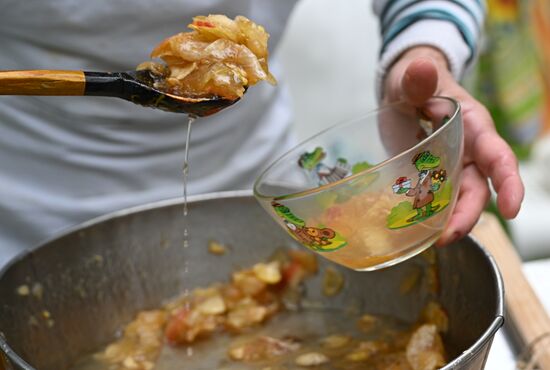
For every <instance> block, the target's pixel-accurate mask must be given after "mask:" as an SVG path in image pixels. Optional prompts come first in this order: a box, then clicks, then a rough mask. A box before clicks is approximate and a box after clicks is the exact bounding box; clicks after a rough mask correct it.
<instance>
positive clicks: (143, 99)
mask: <svg viewBox="0 0 550 370" xmlns="http://www.w3.org/2000/svg"><path fill="white" fill-rule="evenodd" d="M153 83H154V79H153V75H152V74H151V72H150V71H149V70H140V71H128V72H84V71H54V70H27V71H0V95H50V96H54V95H55V96H83V95H87V96H108V97H117V98H121V99H125V100H128V101H131V102H132V103H135V104H139V105H143V106H145V107H151V108H158V109H162V110H165V111H169V112H175V113H186V114H188V115H192V116H197V117H205V116H209V115H212V114H214V113H216V112H218V111H220V110H222V109H224V108H227V107H229V106H230V105H232V104H234V103H235V102H237V101H238V100H239V99H235V100H230V99H225V98H220V97H212V98H188V97H183V96H178V95H174V94H169V93H166V92H163V91H160V90H157V89H156V88H154V87H153Z"/></svg>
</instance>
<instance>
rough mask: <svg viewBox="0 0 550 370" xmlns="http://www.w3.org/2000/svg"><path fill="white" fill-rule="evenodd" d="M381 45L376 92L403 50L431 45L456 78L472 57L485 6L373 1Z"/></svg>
mask: <svg viewBox="0 0 550 370" xmlns="http://www.w3.org/2000/svg"><path fill="white" fill-rule="evenodd" d="M373 9H374V12H375V13H376V14H377V15H378V17H379V19H380V31H381V34H382V46H381V49H380V63H379V71H378V87H377V88H378V92H379V94H380V93H381V84H382V80H383V78H384V75H385V73H386V70H387V68H388V67H389V66H391V64H392V63H393V62H394V61H395V59H396V58H397V57H398V56H399V55H400V54H402V53H403V52H404V51H405V50H407V49H409V48H411V47H414V46H419V45H428V46H433V47H435V48H437V49H439V50H441V51H442V52H443V53H444V54H445V55H446V57H447V60H448V62H449V66H450V69H451V72H452V74H453V76H454V77H455V78H456V79H457V80H459V79H460V78H461V77H462V75H463V74H464V71H465V70H466V68H467V67H469V66H470V65H471V64H472V63H473V61H474V60H475V56H476V54H477V50H478V44H479V40H480V36H481V31H482V27H483V22H484V19H485V13H486V8H485V4H484V1H483V0H374V1H373Z"/></svg>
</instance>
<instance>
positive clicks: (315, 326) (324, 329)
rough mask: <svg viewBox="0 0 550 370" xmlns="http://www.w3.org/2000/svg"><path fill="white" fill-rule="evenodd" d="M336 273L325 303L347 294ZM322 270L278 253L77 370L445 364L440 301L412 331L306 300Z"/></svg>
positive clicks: (177, 306)
mask: <svg viewBox="0 0 550 370" xmlns="http://www.w3.org/2000/svg"><path fill="white" fill-rule="evenodd" d="M329 270H330V271H332V270H334V269H333V268H330V267H328V268H326V270H325V271H324V272H323V274H324V275H325V276H324V279H323V293H324V295H325V296H327V298H328V297H331V296H334V295H337V294H338V293H339V291H340V290H339V289H327V288H330V287H332V286H333V285H334V284H328V281H327V274H328V273H329ZM317 273H318V267H317V262H316V259H315V256H314V255H312V254H310V253H308V252H305V251H300V250H288V252H283V251H280V252H277V253H276V254H274V255H273V256H272V257H271V258H270V260H269V262H267V263H257V264H255V265H254V266H253V267H252V268H248V269H243V270H238V271H235V272H234V273H233V274H232V275H231V279H230V281H229V282H219V283H213V284H211V285H210V286H209V287H206V288H196V289H194V290H193V292H191V293H190V294H189V293H188V294H187V296H184V297H183V298H182V297H176V298H175V299H173V300H171V301H169V302H168V303H166V304H165V305H163V306H162V307H160V308H159V309H156V310H151V311H143V312H140V313H138V315H137V316H136V319H135V320H133V321H132V322H131V323H129V324H128V325H127V326H126V327H125V329H124V330H123V333H122V335H121V337H120V338H119V339H117V340H116V341H115V342H114V343H112V344H110V345H109V346H107V347H106V348H105V349H103V350H101V351H100V352H99V353H97V354H95V355H91V356H86V357H85V358H83V359H82V360H81V361H79V362H78V363H77V364H76V365H75V367H73V370H153V369H154V370H176V369H178V370H179V369H189V370H237V369H241V370H247V369H258V370H260V369H261V370H266V369H271V370H292V369H295V370H297V369H302V368H304V367H310V366H311V367H313V368H315V369H318V370H319V369H324V370H329V369H334V370H344V369H345V370H359V369H375V370H379V369H380V370H381V369H385V370H387V369H392V370H435V369H437V368H440V367H441V366H443V365H444V364H445V362H446V361H445V357H446V356H445V350H444V348H443V343H442V340H441V337H440V335H439V333H444V332H445V331H446V330H447V327H448V318H447V315H446V313H445V311H444V309H443V308H442V307H441V306H440V305H439V304H438V303H436V302H430V303H429V304H428V305H427V306H426V307H425V309H424V310H423V312H422V314H421V315H420V317H419V320H418V322H416V323H408V324H405V323H402V322H399V321H398V320H395V319H392V318H388V317H384V316H373V315H371V314H368V313H367V314H364V312H362V310H361V309H360V308H359V307H358V306H357V305H356V304H349V305H345V306H342V305H338V306H336V307H333V306H332V305H331V304H330V300H329V301H326V299H321V300H320V301H317V300H315V301H310V300H308V299H306V298H305V296H304V293H305V291H304V290H303V289H301V286H302V285H301V284H302V282H303V281H304V280H305V279H308V278H309V277H311V276H314V275H316V274H317ZM333 273H335V274H337V272H336V271H335V270H334V271H333ZM342 278H343V277H342ZM327 284H328V285H327ZM187 303H189V305H187ZM191 344H193V350H192V354H193V356H189V348H190V347H186V346H187V345H191ZM315 364H316V365H315Z"/></svg>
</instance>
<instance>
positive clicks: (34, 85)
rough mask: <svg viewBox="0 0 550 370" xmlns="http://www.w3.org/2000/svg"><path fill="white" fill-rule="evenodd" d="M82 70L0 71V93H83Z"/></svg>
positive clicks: (83, 78) (84, 85) (84, 81)
mask: <svg viewBox="0 0 550 370" xmlns="http://www.w3.org/2000/svg"><path fill="white" fill-rule="evenodd" d="M85 87H86V78H85V77H84V72H82V71H49V70H36V71H0V95H64V96H66V95H84V89H85Z"/></svg>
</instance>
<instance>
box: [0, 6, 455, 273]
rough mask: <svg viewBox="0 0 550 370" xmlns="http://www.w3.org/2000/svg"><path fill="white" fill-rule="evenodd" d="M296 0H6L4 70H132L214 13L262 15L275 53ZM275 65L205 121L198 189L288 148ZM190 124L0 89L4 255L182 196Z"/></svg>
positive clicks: (250, 174)
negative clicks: (268, 77) (270, 77)
mask: <svg viewBox="0 0 550 370" xmlns="http://www.w3.org/2000/svg"><path fill="white" fill-rule="evenodd" d="M386 1H387V0H386ZM375 2H376V1H375ZM378 2H379V1H378ZM382 2H384V1H382ZM294 4H295V0H200V1H197V0H162V1H158V0H157V1H155V0H94V1H81V0H25V1H17V0H4V2H3V4H2V11H1V12H0V69H2V70H9V69H68V70H87V71H124V70H132V69H134V68H135V66H136V65H137V64H139V63H140V62H142V61H145V60H147V59H148V55H149V52H150V51H151V49H152V48H153V47H154V46H155V45H156V44H157V43H158V42H160V41H161V40H162V39H164V38H165V37H167V36H170V35H173V34H175V33H178V32H181V31H185V30H186V25H187V24H188V23H189V22H190V21H191V18H192V16H194V15H198V14H203V15H206V14H210V13H219V14H226V15H228V16H230V17H234V16H236V15H238V14H242V15H245V16H247V17H249V18H250V19H252V20H254V21H255V22H257V23H259V24H262V25H263V26H264V27H265V28H266V30H267V31H268V32H269V33H270V34H271V38H270V43H269V45H270V51H271V52H273V50H274V49H275V47H276V45H277V43H278V42H279V40H280V37H281V35H282V32H283V30H284V26H285V23H286V21H287V19H288V16H289V14H290V12H291V10H292V8H293V6H294ZM451 36H454V37H455V38H454V39H453V41H454V42H460V38H459V37H458V38H457V37H456V35H451ZM400 37H401V36H400ZM456 39H458V41H456ZM321 42H322V41H321ZM408 45H414V40H413V41H411V40H409V43H408ZM457 47H459V46H457ZM389 49H390V50H391V45H390V47H389ZM270 65H271V69H272V72H273V74H274V75H275V76H276V77H277V78H278V80H279V86H278V87H276V88H274V87H272V86H270V85H268V84H266V83H260V84H259V85H258V86H254V87H252V88H251V89H250V90H249V91H248V93H247V94H246V96H245V98H244V99H242V100H241V101H240V102H239V103H237V105H236V106H234V107H231V108H229V109H227V110H224V111H223V112H222V113H220V114H218V115H214V116H213V117H210V118H206V119H200V120H199V121H198V122H196V123H195V125H194V127H193V131H192V139H191V144H190V145H191V152H190V160H191V166H190V174H189V177H190V178H189V193H191V194H193V193H205V192H210V191H217V190H228V189H242V188H249V187H250V186H251V184H252V182H253V180H254V178H255V177H256V176H257V175H258V173H259V171H260V169H261V168H262V167H263V166H265V165H267V164H269V162H270V161H271V160H273V159H274V158H275V157H276V156H278V155H279V154H281V153H282V152H283V151H285V150H286V149H288V148H289V146H290V144H291V138H290V135H289V124H290V120H291V114H290V111H289V109H288V106H289V101H288V97H287V95H286V89H285V87H284V86H285V83H284V80H283V76H282V75H281V73H280V71H279V70H278V68H277V63H276V61H275V60H273V59H272V60H270ZM381 73H383V71H382V72H381ZM185 123H186V117H185V116H184V115H181V114H171V113H166V112H162V111H156V110H153V109H148V108H143V107H140V106H137V105H133V104H131V103H129V102H126V101H123V100H119V99H113V98H98V97H15V96H2V97H0V266H1V265H2V262H4V261H5V260H6V259H7V258H8V257H10V256H12V255H13V254H15V253H16V251H19V250H21V249H23V248H27V247H30V246H32V245H34V244H37V243H38V242H40V241H42V240H44V239H46V238H49V237H51V236H53V235H54V234H56V233H58V232H59V231H60V230H62V229H64V228H67V227H68V226H71V225H74V224H76V223H80V222H82V221H84V220H87V219H90V218H93V217H96V216H98V215H101V214H105V213H108V212H111V211H113V210H117V209H121V208H125V207H128V206H132V205H136V204H141V203H146V202H150V201H155V200H160V199H166V198H171V197H177V196H181V195H182V180H181V166H182V162H183V148H184V141H185V129H186V124H185Z"/></svg>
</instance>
